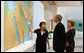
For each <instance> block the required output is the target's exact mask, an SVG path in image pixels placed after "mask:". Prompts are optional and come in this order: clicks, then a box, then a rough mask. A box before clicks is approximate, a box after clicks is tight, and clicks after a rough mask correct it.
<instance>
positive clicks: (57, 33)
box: [52, 15, 66, 52]
mask: <svg viewBox="0 0 84 53" xmlns="http://www.w3.org/2000/svg"><path fill="white" fill-rule="evenodd" d="M52 20H53V21H54V22H55V23H57V25H56V26H55V29H54V33H53V50H54V51H55V52H64V49H65V43H66V35H65V27H64V25H63V24H62V23H61V20H62V16H61V15H56V16H55V17H54V19H52Z"/></svg>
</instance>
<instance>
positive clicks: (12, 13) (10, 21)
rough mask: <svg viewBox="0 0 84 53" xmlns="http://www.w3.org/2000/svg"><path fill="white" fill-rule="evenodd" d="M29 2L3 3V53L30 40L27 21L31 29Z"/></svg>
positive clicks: (31, 13) (31, 11) (31, 9)
mask: <svg viewBox="0 0 84 53" xmlns="http://www.w3.org/2000/svg"><path fill="white" fill-rule="evenodd" d="M32 19H33V8H32V2H31V1H5V3H4V49H5V51H6V50H8V49H10V48H12V47H15V46H17V45H19V44H21V43H23V42H25V41H28V40H31V39H32V34H31V33H30V32H29V28H28V24H27V20H29V21H30V22H31V27H32Z"/></svg>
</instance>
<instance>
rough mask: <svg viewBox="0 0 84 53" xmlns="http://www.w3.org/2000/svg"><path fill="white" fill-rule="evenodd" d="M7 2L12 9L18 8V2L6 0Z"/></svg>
mask: <svg viewBox="0 0 84 53" xmlns="http://www.w3.org/2000/svg"><path fill="white" fill-rule="evenodd" d="M5 3H6V5H7V6H8V8H9V9H10V10H13V11H14V10H15V8H16V3H15V1H5Z"/></svg>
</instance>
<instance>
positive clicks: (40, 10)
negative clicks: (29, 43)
mask: <svg viewBox="0 0 84 53" xmlns="http://www.w3.org/2000/svg"><path fill="white" fill-rule="evenodd" d="M42 21H45V19H44V5H43V4H42V3H41V2H40V1H33V30H35V29H38V28H40V27H39V24H40V22H42ZM36 38H37V35H36V34H35V33H33V40H34V41H36Z"/></svg>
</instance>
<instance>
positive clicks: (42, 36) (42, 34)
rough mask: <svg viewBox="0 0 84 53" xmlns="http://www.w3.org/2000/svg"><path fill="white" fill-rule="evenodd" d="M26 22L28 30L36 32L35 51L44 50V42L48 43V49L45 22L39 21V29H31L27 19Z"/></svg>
mask: <svg viewBox="0 0 84 53" xmlns="http://www.w3.org/2000/svg"><path fill="white" fill-rule="evenodd" d="M27 22H28V24H29V30H30V32H32V33H36V34H37V39H36V52H46V47H47V45H46V42H47V43H48V49H50V46H49V39H48V31H47V30H45V26H46V23H45V22H41V23H40V25H39V26H40V29H36V30H32V29H31V26H30V22H29V20H28V21H27Z"/></svg>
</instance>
